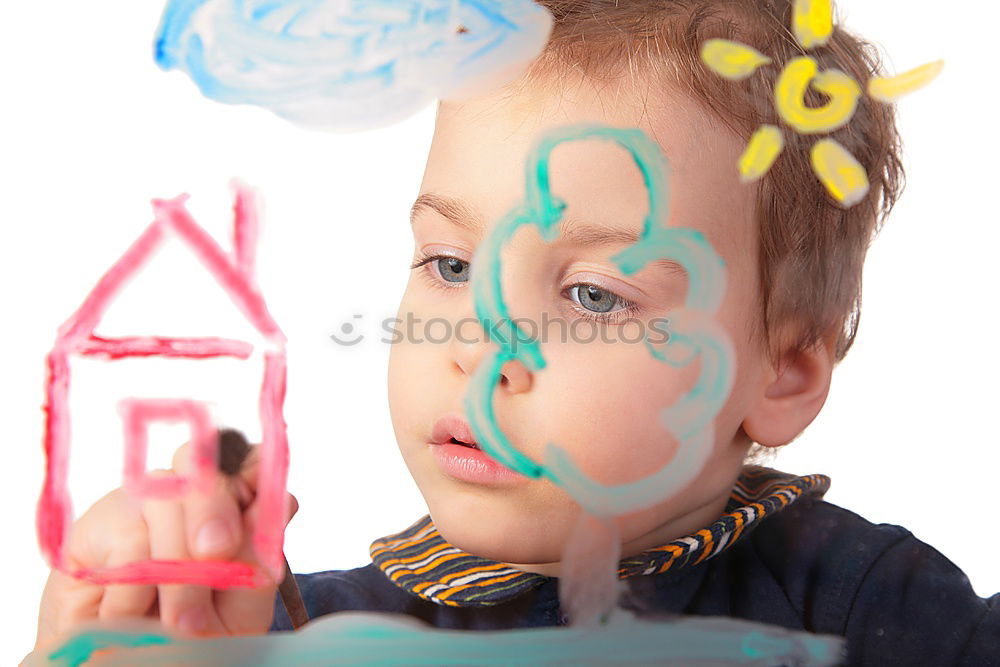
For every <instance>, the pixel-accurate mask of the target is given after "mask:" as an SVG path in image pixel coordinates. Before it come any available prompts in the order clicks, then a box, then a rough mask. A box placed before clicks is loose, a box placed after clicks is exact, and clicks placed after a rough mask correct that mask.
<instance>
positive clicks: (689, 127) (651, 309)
mask: <svg viewBox="0 0 1000 667" xmlns="http://www.w3.org/2000/svg"><path fill="white" fill-rule="evenodd" d="M647 92H648V93H649V94H648V96H647V95H646V93H647ZM644 100H645V104H646V106H645V108H644ZM654 100H655V101H656V102H655V103H654ZM654 104H655V105H654ZM577 123H601V124H606V125H611V126H615V127H639V128H641V129H642V130H644V131H645V132H646V133H647V135H649V136H650V137H651V138H652V139H653V140H655V141H656V142H657V143H658V144H659V146H660V147H661V148H662V150H663V152H664V154H665V155H666V157H667V159H668V160H669V162H670V164H671V167H672V171H673V178H672V181H671V183H670V191H671V193H672V194H671V217H670V220H669V225H671V226H676V227H689V228H694V229H697V230H699V231H701V232H702V233H704V234H705V236H706V237H707V239H708V241H709V242H710V243H711V244H712V246H713V247H714V248H715V250H716V252H717V253H719V255H720V256H721V257H722V258H723V260H724V262H725V265H726V271H727V290H726V296H725V299H724V301H723V304H722V306H721V308H720V310H719V312H718V316H717V319H718V322H719V323H720V324H721V325H722V326H723V328H724V329H725V330H726V331H727V332H728V334H729V336H730V337H731V339H732V342H733V344H734V346H735V349H736V353H737V368H736V369H735V383H734V386H733V390H732V393H731V394H730V397H729V399H728V401H727V403H726V404H725V406H724V408H723V410H722V411H721V412H720V413H719V415H718V416H717V418H716V420H715V447H714V449H713V452H712V453H711V456H710V457H709V459H708V463H707V464H706V466H705V468H704V470H703V471H702V472H701V473H700V474H699V475H698V477H697V478H696V479H695V480H693V481H691V482H690V483H689V484H687V485H686V486H685V487H684V488H682V489H681V490H680V491H679V492H678V493H677V494H675V495H674V496H673V497H672V498H670V499H668V500H667V501H664V502H662V503H660V504H658V505H656V506H653V507H649V508H646V509H644V510H641V511H639V512H635V513H633V514H629V515H625V516H623V517H620V518H619V526H620V529H621V532H622V542H623V545H622V548H623V551H622V553H623V555H629V554H632V553H637V552H639V551H642V550H644V549H647V548H650V547H653V546H658V545H660V544H663V543H665V542H668V541H670V540H671V539H674V538H677V537H679V536H681V535H684V534H686V533H688V532H692V531H695V530H698V529H700V528H702V527H704V526H705V525H706V524H708V523H710V522H711V521H712V520H714V519H715V518H717V517H718V516H719V515H720V514H721V512H722V510H723V507H724V505H725V502H726V499H727V498H728V495H729V492H730V489H731V488H732V485H733V483H734V481H735V479H736V477H737V475H738V474H739V470H740V467H741V465H742V461H743V457H744V455H745V453H746V451H747V448H748V446H749V441H748V439H747V438H746V436H745V434H744V433H743V432H742V430H741V423H742V421H743V418H744V416H745V415H746V414H747V412H748V411H749V409H750V407H751V406H752V405H753V403H754V402H755V400H756V399H757V397H758V396H759V394H760V392H761V391H762V378H763V374H762V368H763V358H762V356H761V355H762V350H761V349H759V348H758V346H757V345H756V344H755V343H753V342H752V341H751V332H752V330H753V328H754V325H755V323H756V322H757V320H758V315H757V313H758V281H757V261H756V252H757V240H756V229H755V227H754V225H753V223H752V220H753V206H754V204H753V196H752V188H750V187H748V186H745V185H742V184H740V182H739V180H738V178H737V175H736V173H737V172H736V167H735V165H736V163H737V159H738V157H739V154H740V151H741V148H742V147H741V143H740V141H739V140H738V139H737V138H736V137H734V136H732V135H730V134H729V133H727V132H725V131H723V130H722V129H720V128H719V127H718V126H717V125H716V124H715V123H714V122H712V121H711V120H710V119H709V118H708V117H707V115H706V113H705V112H703V111H702V110H701V109H700V107H697V106H696V105H695V104H694V103H693V102H691V101H689V100H688V99H686V98H684V97H682V96H681V95H679V94H674V93H671V92H670V90H668V89H665V88H662V87H659V88H656V89H650V90H649V91H637V92H636V91H631V90H625V89H622V90H617V89H614V87H613V86H606V87H604V88H603V89H601V90H600V91H598V90H596V88H595V87H594V86H593V85H591V84H589V83H586V82H584V81H576V82H574V83H572V84H566V85H562V86H561V88H560V90H559V91H554V89H552V88H546V87H545V86H544V85H541V84H539V85H531V86H529V87H527V88H526V89H524V90H521V91H520V92H518V93H516V94H508V95H507V96H504V95H503V94H501V93H494V94H491V95H489V96H483V97H478V98H475V99H472V100H468V101H465V102H462V103H444V104H442V106H441V109H440V111H439V114H438V119H437V126H436V129H435V133H434V139H433V143H432V145H431V150H430V155H429V157H428V161H427V169H426V172H425V174H424V179H423V183H422V185H421V189H420V192H421V199H420V200H418V205H417V206H416V207H415V209H414V216H413V236H414V241H415V247H414V260H415V261H416V260H419V259H421V258H425V257H427V256H432V255H444V256H447V257H449V258H453V259H441V260H432V261H430V262H427V263H425V264H423V265H422V266H420V267H418V268H416V269H413V271H412V274H411V277H410V281H409V284H408V285H407V288H406V292H405V294H404V295H403V300H402V303H401V305H400V312H399V315H398V316H399V317H400V318H401V319H403V321H405V320H406V318H407V317H408V316H409V317H411V318H419V320H417V319H414V320H413V321H414V322H419V324H416V325H415V326H414V327H413V330H412V331H413V335H412V337H410V336H408V337H407V338H406V339H404V340H403V341H402V342H400V343H397V344H396V345H394V346H393V347H392V352H391V356H390V363H389V402H390V410H391V413H392V421H393V428H394V430H395V434H396V438H397V440H398V443H399V447H400V450H401V452H402V454H403V458H404V460H405V461H406V465H407V466H408V468H409V470H410V473H411V474H412V475H413V478H414V480H416V482H417V485H418V486H419V488H420V491H421V492H422V494H423V496H424V498H425V499H426V501H427V504H428V507H429V509H430V513H431V516H432V518H433V519H434V522H435V524H436V525H437V527H438V529H439V530H440V532H441V534H442V536H443V537H444V538H445V539H446V540H448V541H450V542H452V543H453V544H455V545H456V546H458V547H460V548H462V549H464V550H466V551H468V552H470V553H473V554H476V555H479V556H482V557H486V558H491V559H494V560H498V561H501V562H506V563H512V564H516V565H518V566H519V567H522V568H523V569H526V570H532V571H536V572H541V573H543V574H548V575H552V576H555V575H557V574H558V563H557V561H558V560H559V558H560V554H561V549H562V545H563V544H564V542H565V540H566V538H567V536H568V534H569V529H570V528H571V527H572V525H573V521H574V519H575V518H576V515H577V512H578V508H577V505H576V504H575V503H574V501H573V500H572V498H571V497H570V496H569V495H568V494H566V493H565V492H563V491H562V490H561V489H560V488H558V487H557V486H555V485H554V484H552V483H551V482H549V481H547V480H530V479H528V478H525V477H520V476H518V477H517V478H516V479H513V480H506V481H502V480H501V481H492V482H487V481H479V482H476V481H467V480H463V479H459V478H457V477H455V476H454V475H453V474H451V473H449V472H447V471H446V470H445V469H444V468H443V467H442V465H441V463H440V461H441V458H442V457H440V456H438V454H440V453H441V450H440V447H441V445H437V444H431V441H432V431H433V429H434V426H435V423H436V422H437V420H438V419H439V418H440V417H442V416H443V415H446V414H449V413H450V414H456V415H458V416H460V417H463V418H464V417H465V414H464V412H465V411H464V408H463V399H464V396H465V394H466V392H467V390H468V388H469V383H470V379H471V376H472V374H473V372H474V371H475V370H476V368H477V366H478V365H479V364H480V363H481V362H482V360H483V359H484V357H485V356H486V354H487V353H488V352H490V351H492V350H493V349H495V347H494V346H493V344H492V343H490V342H488V341H487V340H486V338H485V335H484V334H483V330H482V327H481V326H480V325H479V324H478V323H476V321H475V319H474V318H475V311H474V306H473V299H472V294H471V290H470V289H469V283H468V282H467V280H468V275H469V271H468V270H467V269H468V267H469V265H470V263H471V260H472V256H473V252H474V251H475V250H476V248H477V247H478V245H479V244H480V243H481V242H482V241H483V239H484V238H485V235H486V234H487V233H488V231H489V230H490V229H492V228H493V226H494V225H495V224H496V222H497V221H498V220H499V219H500V218H501V217H502V216H503V215H504V214H506V213H507V212H508V211H509V210H510V209H511V208H512V207H514V206H515V205H517V204H518V203H519V202H521V201H522V199H523V197H524V172H525V159H526V156H527V155H528V153H529V151H530V149H531V148H532V147H533V146H534V144H535V142H536V141H537V139H538V138H539V137H540V136H541V135H542V134H543V133H545V132H546V131H547V130H550V129H552V128H555V127H559V126H563V125H568V124H577ZM550 178H551V183H552V191H553V193H554V195H555V196H557V197H559V198H560V199H562V200H563V201H565V202H566V203H567V209H566V211H565V215H564V217H563V221H562V223H561V224H562V226H561V229H562V230H565V229H566V228H567V225H566V221H567V220H572V221H573V222H572V224H573V225H574V226H577V227H579V228H580V229H581V231H583V230H584V228H586V229H587V230H590V231H596V232H624V233H626V236H627V234H633V235H636V236H637V235H638V234H639V233H640V232H641V230H642V224H643V217H644V215H645V213H646V208H647V192H646V189H645V187H644V185H643V182H642V178H641V175H640V172H639V170H638V168H637V167H636V166H635V164H634V163H633V162H632V159H631V157H630V156H629V155H628V154H627V153H626V152H625V151H624V149H622V148H620V147H618V146H617V145H614V144H612V143H609V142H598V141H580V142H571V143H569V144H564V145H562V146H560V147H559V148H557V149H556V150H555V152H554V153H553V156H552V160H551V162H550ZM450 218H462V219H463V220H464V221H465V222H467V223H469V224H470V225H472V226H473V227H474V226H475V225H481V227H479V229H478V231H474V230H473V229H468V228H467V227H468V225H462V224H456V222H455V221H454V220H452V219H450ZM460 222H461V220H460ZM598 236H599V235H594V234H582V233H581V234H579V235H576V236H575V237H574V239H575V240H574V241H572V242H571V241H570V240H569V239H568V238H567V237H565V236H564V235H560V237H559V238H557V239H556V240H555V241H553V242H551V243H546V242H545V241H543V240H542V239H541V238H540V237H539V236H538V234H537V232H536V231H535V228H534V227H529V228H527V229H522V230H521V231H519V232H518V233H517V235H516V236H515V237H514V239H513V242H512V243H510V244H509V245H508V246H507V247H506V248H505V250H504V251H503V253H502V255H501V257H502V260H503V275H502V284H503V288H504V295H505V298H506V301H507V305H508V307H509V312H510V316H511V317H512V318H515V319H519V318H524V320H525V321H529V320H530V321H531V322H533V323H534V327H535V328H536V331H534V332H533V331H532V330H531V327H532V325H526V327H527V331H526V333H527V334H528V335H531V334H534V335H536V336H537V337H539V338H540V343H541V351H542V353H543V355H544V356H545V359H546V361H547V366H546V368H545V369H543V370H541V371H538V372H537V373H531V372H529V371H528V370H527V369H526V368H525V367H524V366H523V365H522V364H520V362H508V364H507V365H506V366H505V367H504V369H503V371H504V377H503V378H502V379H501V382H500V383H499V384H498V385H497V391H496V393H495V396H494V401H493V404H494V406H495V410H496V418H497V422H498V424H499V426H500V427H501V428H503V429H504V431H505V432H506V434H507V436H508V437H509V438H510V440H511V442H512V443H514V445H515V446H516V447H518V448H519V450H520V451H522V452H523V453H524V454H526V455H528V456H530V457H531V458H532V459H534V460H535V461H539V462H540V461H541V460H542V457H543V452H544V449H545V447H546V444H547V443H550V442H552V443H557V444H558V445H559V446H561V447H562V448H564V449H565V450H566V451H567V452H568V453H569V454H570V455H571V456H573V457H574V459H575V460H576V462H577V464H578V465H579V466H581V468H582V469H583V471H584V472H586V473H588V474H589V475H590V476H591V477H592V478H594V479H595V480H597V481H598V482H602V483H606V484H621V483H625V482H630V481H634V480H637V479H640V478H642V477H645V476H647V475H649V474H650V473H652V472H653V471H655V470H656V469H658V468H660V467H662V466H663V465H664V464H666V463H667V462H669V461H670V460H671V458H672V456H673V454H674V451H675V447H676V444H677V443H676V440H675V439H674V438H673V437H672V436H670V434H669V433H668V432H667V431H666V430H665V428H664V426H663V425H662V423H661V421H660V418H659V414H660V412H661V411H662V409H663V408H664V407H666V406H668V405H670V404H672V403H674V402H675V401H676V400H677V399H678V398H679V397H681V396H683V395H684V394H685V393H687V392H688V391H689V390H690V389H691V387H692V386H693V384H694V381H695V378H696V377H697V373H698V367H699V364H698V363H697V362H694V363H692V364H689V365H688V367H687V368H684V369H680V370H678V369H675V368H673V367H672V366H669V365H667V364H665V363H662V362H659V361H657V360H655V359H654V358H653V357H652V356H651V355H650V354H649V351H648V350H647V349H646V347H645V345H643V343H642V342H641V338H642V334H643V327H646V329H645V333H646V334H647V335H648V336H650V337H651V338H652V339H653V340H656V336H657V333H656V332H657V327H659V328H660V330H663V328H664V327H663V325H662V321H663V318H666V317H668V316H669V313H670V311H671V310H672V309H675V308H677V307H679V306H680V305H681V304H682V303H683V300H684V298H685V294H686V291H687V287H688V284H687V278H686V276H685V274H684V272H683V270H681V269H679V268H671V267H670V266H669V265H657V266H653V265H647V266H646V267H644V268H643V269H642V270H641V271H639V272H637V273H634V274H632V275H631V276H626V275H625V274H623V273H622V272H620V271H619V270H618V269H617V267H616V265H615V264H614V263H613V262H612V261H611V260H610V257H611V256H612V255H614V254H615V253H617V252H619V251H621V250H623V249H624V248H626V247H627V246H628V245H630V244H631V243H630V242H629V241H628V240H626V239H618V240H611V241H608V240H607V239H604V240H603V241H602V242H599V243H598V242H596V241H598V240H599V239H598ZM588 241H590V242H589V243H588ZM429 320H436V323H434V324H431V325H430V328H429V329H426V328H424V327H425V326H426V325H427V323H428V321H429ZM623 320H625V322H624V323H623V322H622V321H623ZM546 321H547V322H548V323H549V324H548V325H547V326H548V328H547V329H541V328H539V327H542V323H543V322H546ZM657 322H659V323H660V324H656V323H657ZM446 323H447V324H446ZM449 331H450V333H451V334H452V335H450V336H448V337H447V340H445V341H444V342H436V343H432V342H428V341H427V338H428V337H429V338H430V339H432V340H434V341H440V340H441V339H442V338H444V337H445V336H446V335H447V334H448V333H449ZM435 448H438V449H437V451H435Z"/></svg>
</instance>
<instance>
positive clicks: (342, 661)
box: [77, 610, 843, 667]
mask: <svg viewBox="0 0 1000 667" xmlns="http://www.w3.org/2000/svg"><path fill="white" fill-rule="evenodd" d="M109 636H110V635H109ZM119 637H120V639H119V642H120V643H119V647H120V648H119V650H117V651H115V652H114V653H111V654H109V655H107V656H102V661H101V664H102V665H106V666H107V667H117V666H125V665H130V666H131V665H137V664H141V665H144V666H145V665H150V666H155V665H176V664H183V665H189V666H205V667H208V666H213V667H214V666H216V665H219V666H226V665H233V666H235V665H260V666H274V667H292V666H295V665H387V666H388V665H503V666H507V665H540V666H541V665H553V666H554V665H594V666H600V665H608V666H612V665H615V666H618V665H622V666H630V665H654V664H656V665H659V664H665V663H669V664H684V665H701V666H708V665H776V664H796V665H809V666H817V667H818V666H825V665H834V664H837V663H838V662H840V660H841V650H842V646H843V640H841V639H840V638H839V637H828V636H821V635H811V634H808V633H801V632H793V631H791V630H787V629H785V628H779V627H775V626H765V625H761V624H758V623H752V622H750V621H743V620H737V619H731V618H721V617H691V618H683V617H678V618H663V619H660V620H641V619H637V618H635V617H633V616H632V615H630V614H627V613H625V612H622V611H620V610H616V611H615V613H614V614H613V615H612V617H611V619H610V621H609V622H608V623H607V624H606V625H604V626H602V627H601V628H599V629H582V628H533V629H526V630H500V631H492V632H480V631H472V630H438V629H434V628H431V627H430V626H427V625H425V624H423V623H421V622H419V621H417V620H415V619H413V618H411V617H406V616H399V615H392V614H375V613H371V612H345V613H340V614H332V615H330V616H325V617H322V618H319V619H317V620H315V621H313V622H312V623H310V624H309V625H307V626H306V627H305V628H303V629H302V630H300V631H299V632H296V633H276V634H272V635H267V636H263V637H240V638H225V639H211V640H187V641H185V640H174V641H173V642H171V643H169V644H167V645H162V646H149V645H148V644H147V645H146V646H144V647H140V646H141V645H142V642H141V641H139V638H140V637H142V635H136V636H135V637H134V638H133V637H129V636H128V634H127V633H120V634H119ZM77 664H79V663H77Z"/></svg>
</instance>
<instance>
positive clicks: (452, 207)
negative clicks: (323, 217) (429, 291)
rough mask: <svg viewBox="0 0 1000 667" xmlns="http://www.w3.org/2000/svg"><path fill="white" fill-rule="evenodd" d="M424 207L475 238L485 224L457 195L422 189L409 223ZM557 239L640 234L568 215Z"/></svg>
mask: <svg viewBox="0 0 1000 667" xmlns="http://www.w3.org/2000/svg"><path fill="white" fill-rule="evenodd" d="M426 209H430V210H432V211H434V212H435V213H437V214H438V215H440V216H441V217H442V218H444V219H446V220H448V221H449V222H451V223H452V224H454V225H455V226H456V227H461V228H462V229H465V230H467V231H469V232H472V233H473V234H475V235H476V237H477V238H482V236H483V232H484V231H485V225H484V224H483V219H482V216H480V215H479V214H478V213H477V212H476V210H475V209H473V208H472V207H471V206H469V205H467V204H466V203H465V202H463V201H461V200H459V199H453V198H451V197H443V196H441V195H437V194H434V193H431V192H425V193H424V194H422V195H420V196H419V197H417V200H416V201H415V202H414V203H413V207H412V208H411V209H410V224H411V225H412V224H413V223H414V221H415V220H416V217H417V214H418V213H419V212H420V211H422V210H426ZM559 239H561V240H562V241H563V242H564V243H567V244H570V245H574V246H578V247H587V248H589V247H601V246H608V245H634V244H635V243H637V242H638V241H639V234H638V232H635V231H632V230H626V229H616V228H612V227H604V226H602V225H595V224H590V223H586V222H581V221H579V220H577V219H574V218H567V219H566V220H565V221H564V222H563V224H562V228H561V232H560V234H559ZM650 264H652V265H654V266H659V267H661V268H665V269H667V270H669V271H671V272H672V273H680V274H686V273H687V271H685V270H684V267H683V266H681V265H680V264H679V263H678V262H676V261H674V260H672V259H666V258H660V259H656V260H653V261H651V262H650Z"/></svg>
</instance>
